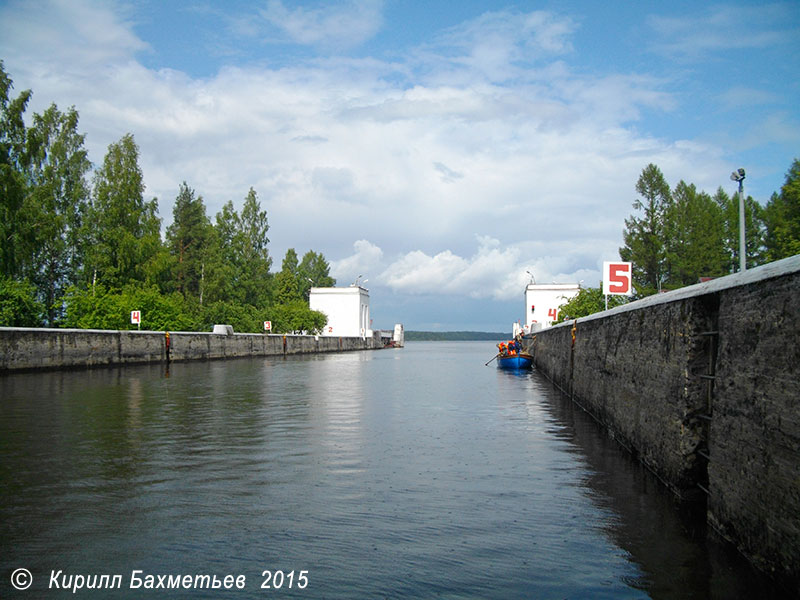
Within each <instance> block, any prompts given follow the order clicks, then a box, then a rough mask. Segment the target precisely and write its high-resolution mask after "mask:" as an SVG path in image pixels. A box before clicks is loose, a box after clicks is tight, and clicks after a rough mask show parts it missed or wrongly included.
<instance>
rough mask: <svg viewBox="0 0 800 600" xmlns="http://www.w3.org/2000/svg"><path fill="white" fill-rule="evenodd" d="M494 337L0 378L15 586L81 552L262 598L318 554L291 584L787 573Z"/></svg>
mask: <svg viewBox="0 0 800 600" xmlns="http://www.w3.org/2000/svg"><path fill="white" fill-rule="evenodd" d="M493 351H494V349H493V346H492V345H491V344H485V343H484V344H480V343H474V344H473V343H457V344H437V343H418V344H408V345H407V346H406V348H405V349H402V350H386V351H372V352H354V353H345V354H332V355H311V356H293V357H288V358H286V359H283V358H267V359H264V358H259V359H252V360H249V359H248V360H236V361H227V362H223V361H220V362H207V363H176V364H173V365H171V367H170V373H169V377H167V376H166V373H165V372H164V371H163V369H162V368H161V367H152V366H150V367H131V368H126V369H99V370H92V371H83V372H80V371H72V372H62V373H45V374H23V375H12V376H5V377H0V397H2V402H1V403H0V556H2V558H0V565H1V566H2V573H0V597H2V598H6V597H16V596H14V595H13V594H14V593H15V592H14V590H12V589H11V588H10V586H9V585H8V582H9V576H10V573H11V571H13V570H14V569H15V568H17V567H19V566H24V567H26V568H28V569H29V570H30V571H31V572H32V573H33V574H34V579H35V583H34V587H33V588H32V589H31V590H29V591H28V592H27V593H28V594H33V595H31V596H23V595H22V594H23V593H22V592H19V593H18V594H19V597H46V595H47V590H46V584H47V578H48V575H49V573H50V571H51V570H59V569H61V570H64V571H65V572H67V573H69V572H72V573H86V574H90V573H120V574H124V575H125V576H126V577H127V574H129V573H130V572H131V571H132V570H133V569H142V570H144V571H145V572H146V573H156V574H164V573H169V574H185V573H212V574H214V573H215V574H219V575H222V576H224V575H226V574H229V573H232V574H236V575H238V574H244V575H246V576H247V593H245V594H244V595H243V592H242V591H241V590H232V591H225V590H213V591H202V590H195V591H192V596H193V597H195V596H196V597H208V598H212V597H213V598H225V597H230V598H241V597H250V596H253V595H256V594H257V593H258V592H259V591H260V590H258V587H259V585H260V583H261V579H260V574H261V572H262V571H263V570H264V569H273V570H275V569H283V570H284V571H286V572H289V571H291V570H292V569H294V570H296V571H300V570H307V571H308V572H309V582H310V583H309V587H308V588H307V589H306V590H302V591H301V590H296V589H295V590H291V591H290V590H282V592H281V593H282V594H284V595H288V596H290V597H292V596H293V595H296V596H297V597H301V596H302V597H314V598H323V597H324V598H352V597H406V596H408V597H447V598H476V597H479V598H509V597H537V598H539V597H542V598H550V597H555V598H562V597H593V598H631V597H634V598H635V597H648V596H649V597H654V598H667V599H669V598H730V597H744V596H746V595H747V596H752V597H756V596H758V595H759V594H758V593H757V592H759V591H763V590H764V589H767V588H766V587H764V586H767V585H768V584H766V583H765V582H763V581H762V580H760V579H759V578H758V577H756V576H755V575H754V574H753V573H752V571H751V570H750V569H749V567H748V566H747V565H746V564H744V563H743V562H742V561H741V560H739V559H738V557H737V556H736V555H731V554H730V553H729V552H727V551H726V550H725V547H724V546H723V545H720V544H716V543H714V542H713V541H711V542H709V541H706V537H705V536H704V535H703V532H702V531H693V530H692V527H694V525H693V521H691V519H689V518H684V517H682V516H681V515H680V514H679V512H678V511H677V509H676V507H675V506H674V504H673V501H672V498H671V496H670V495H669V494H668V493H667V492H665V491H664V489H663V488H662V487H661V486H660V485H659V484H658V482H657V481H656V480H655V479H654V478H653V477H652V476H651V475H650V474H649V473H648V472H646V471H645V470H644V469H643V468H642V467H640V466H639V465H638V463H636V462H635V461H634V460H632V459H631V458H630V457H629V456H628V455H627V454H625V453H624V452H622V451H620V450H619V449H618V448H617V447H616V446H615V444H614V442H613V441H611V440H609V439H608V438H607V437H606V436H605V435H604V434H603V433H602V432H601V430H600V429H599V428H598V427H597V426H596V425H595V424H594V423H593V422H592V421H591V420H590V419H589V418H588V417H587V416H586V415H585V414H584V413H582V412H581V411H580V410H579V409H576V408H575V407H574V406H573V405H572V404H570V403H569V402H568V401H566V400H564V399H562V398H561V397H560V396H559V395H558V394H557V393H556V392H554V391H553V389H552V388H551V387H550V385H549V384H548V383H547V382H546V381H545V380H544V379H543V378H541V377H540V376H539V375H538V374H536V373H509V372H506V371H502V370H499V369H496V368H494V366H489V367H485V366H484V365H483V363H484V362H485V361H486V357H487V356H491V353H492V352H493ZM126 584H127V580H126ZM123 587H125V586H123ZM116 592H117V597H142V594H141V593H137V592H136V590H117V591H116ZM62 593H63V592H62ZM87 593H88V592H87ZM98 593H99V592H98ZM151 593H156V592H151ZM158 593H159V594H161V595H167V596H170V592H169V591H164V590H161V591H159V592H158ZM126 594H129V596H126ZM171 597H180V593H179V592H172V596H171Z"/></svg>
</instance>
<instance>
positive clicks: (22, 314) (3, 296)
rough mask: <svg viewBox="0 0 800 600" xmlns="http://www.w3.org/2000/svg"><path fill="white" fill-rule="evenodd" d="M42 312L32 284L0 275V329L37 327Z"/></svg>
mask: <svg viewBox="0 0 800 600" xmlns="http://www.w3.org/2000/svg"><path fill="white" fill-rule="evenodd" d="M43 312H44V306H42V304H41V302H39V301H37V300H36V289H35V288H34V287H33V284H31V283H29V282H27V281H15V280H13V279H8V278H6V277H3V276H2V275H0V327H38V326H39V325H40V324H41V320H42V313H43Z"/></svg>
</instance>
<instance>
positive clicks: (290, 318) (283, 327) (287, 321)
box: [265, 300, 328, 333]
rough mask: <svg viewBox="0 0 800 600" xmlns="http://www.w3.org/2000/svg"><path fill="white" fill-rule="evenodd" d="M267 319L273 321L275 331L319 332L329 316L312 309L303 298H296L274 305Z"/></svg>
mask: <svg viewBox="0 0 800 600" xmlns="http://www.w3.org/2000/svg"><path fill="white" fill-rule="evenodd" d="M265 320H269V321H272V330H273V331H274V332H275V333H290V332H301V331H306V332H309V333H317V332H319V331H322V328H323V327H325V324H326V323H327V322H328V317H327V316H325V314H324V313H321V312H319V311H317V310H311V309H310V308H309V307H308V304H306V303H305V302H304V301H303V300H295V301H293V302H290V303H288V304H278V305H275V306H273V307H272V308H271V309H270V310H269V313H268V318H267V319H265Z"/></svg>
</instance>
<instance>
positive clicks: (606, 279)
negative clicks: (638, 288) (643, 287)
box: [603, 262, 633, 296]
mask: <svg viewBox="0 0 800 600" xmlns="http://www.w3.org/2000/svg"><path fill="white" fill-rule="evenodd" d="M603 295H604V296H620V295H623V296H631V295H633V265H632V264H631V263H629V262H604V263H603Z"/></svg>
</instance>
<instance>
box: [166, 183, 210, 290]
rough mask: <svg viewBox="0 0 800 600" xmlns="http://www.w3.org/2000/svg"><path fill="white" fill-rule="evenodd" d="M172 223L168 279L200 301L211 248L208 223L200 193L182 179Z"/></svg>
mask: <svg viewBox="0 0 800 600" xmlns="http://www.w3.org/2000/svg"><path fill="white" fill-rule="evenodd" d="M172 215H173V222H172V225H170V226H169V227H168V228H167V245H168V247H169V253H170V256H171V258H172V278H171V282H172V283H173V285H174V286H175V288H176V289H177V290H178V291H179V292H180V293H181V294H183V296H184V297H187V296H191V297H194V298H197V299H198V301H199V303H200V304H202V303H203V292H204V290H203V287H204V283H205V267H206V263H207V262H209V258H210V253H211V248H212V244H211V243H212V231H211V222H210V221H209V220H208V217H207V216H206V207H205V205H204V204H203V198H202V196H195V192H194V190H193V189H191V188H190V187H189V186H188V185H187V184H186V182H185V181H184V182H183V183H182V184H181V187H180V191H179V192H178V197H177V198H176V199H175V205H174V207H173V210H172Z"/></svg>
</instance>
